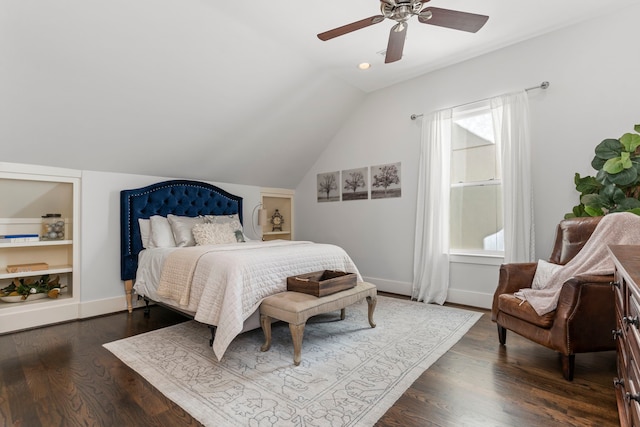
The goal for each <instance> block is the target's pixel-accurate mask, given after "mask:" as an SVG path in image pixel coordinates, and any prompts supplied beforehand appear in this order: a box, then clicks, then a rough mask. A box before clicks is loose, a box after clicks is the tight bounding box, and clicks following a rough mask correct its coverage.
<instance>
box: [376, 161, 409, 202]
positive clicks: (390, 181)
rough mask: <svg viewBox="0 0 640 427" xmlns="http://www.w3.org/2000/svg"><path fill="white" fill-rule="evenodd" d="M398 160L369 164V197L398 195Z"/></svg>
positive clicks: (399, 193) (381, 197) (399, 189)
mask: <svg viewBox="0 0 640 427" xmlns="http://www.w3.org/2000/svg"><path fill="white" fill-rule="evenodd" d="M400 184H401V181H400V162H398V163H389V164H386V165H379V166H371V198H372V199H385V198H390V197H400V196H401V195H402V187H401V185H400Z"/></svg>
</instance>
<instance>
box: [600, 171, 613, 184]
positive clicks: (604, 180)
mask: <svg viewBox="0 0 640 427" xmlns="http://www.w3.org/2000/svg"><path fill="white" fill-rule="evenodd" d="M596 181H598V182H599V183H600V184H602V185H608V184H611V180H610V179H609V174H608V173H606V172H605V171H604V170H603V169H600V170H599V171H598V173H597V174H596Z"/></svg>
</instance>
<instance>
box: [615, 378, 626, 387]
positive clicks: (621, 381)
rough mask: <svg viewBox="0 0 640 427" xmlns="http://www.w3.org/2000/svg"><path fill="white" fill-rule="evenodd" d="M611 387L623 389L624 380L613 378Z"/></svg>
mask: <svg viewBox="0 0 640 427" xmlns="http://www.w3.org/2000/svg"><path fill="white" fill-rule="evenodd" d="M613 386H614V387H618V386H622V387H624V379H623V378H614V379H613Z"/></svg>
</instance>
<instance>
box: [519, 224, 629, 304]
mask: <svg viewBox="0 0 640 427" xmlns="http://www.w3.org/2000/svg"><path fill="white" fill-rule="evenodd" d="M609 245H640V216H638V215H635V214H632V213H629V212H620V213H612V214H609V215H606V216H605V217H604V218H602V220H600V222H599V223H598V225H597V226H596V229H595V230H594V231H593V234H592V235H591V237H590V238H589V240H587V242H586V243H585V245H584V247H583V248H582V250H580V252H578V254H577V255H576V256H575V258H573V259H572V260H571V261H569V262H568V263H567V264H566V265H565V266H563V267H562V268H560V269H559V270H558V271H556V272H555V273H554V274H552V275H551V277H550V278H549V281H548V282H547V283H546V284H544V285H543V286H542V288H541V289H530V288H526V289H520V291H518V292H516V293H515V296H516V297H518V298H520V299H522V300H526V301H528V302H529V304H531V306H532V307H533V309H534V310H535V311H536V313H538V315H540V316H542V315H544V314H546V313H549V312H551V311H553V310H555V309H556V306H557V304H558V297H559V296H560V290H561V289H562V285H563V283H564V282H566V281H567V280H568V279H570V278H571V277H574V276H578V275H581V274H584V275H607V274H613V271H614V265H613V261H612V260H611V257H610V256H609V252H608V250H607V247H608V246H609Z"/></svg>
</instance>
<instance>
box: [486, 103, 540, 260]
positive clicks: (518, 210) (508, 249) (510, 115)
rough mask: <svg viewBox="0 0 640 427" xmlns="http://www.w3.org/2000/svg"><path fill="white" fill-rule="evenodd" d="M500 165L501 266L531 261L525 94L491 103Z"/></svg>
mask: <svg viewBox="0 0 640 427" xmlns="http://www.w3.org/2000/svg"><path fill="white" fill-rule="evenodd" d="M491 113H492V115H493V126H494V134H495V138H496V144H497V145H498V148H499V150H500V154H501V159H500V163H501V165H502V203H503V227H504V240H505V241H504V262H505V263H509V262H530V261H534V260H535V238H534V224H533V191H532V185H531V163H530V160H529V159H530V158H531V144H530V136H529V101H528V98H527V93H526V92H525V91H521V92H514V93H510V94H507V95H502V96H497V97H495V98H492V99H491Z"/></svg>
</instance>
